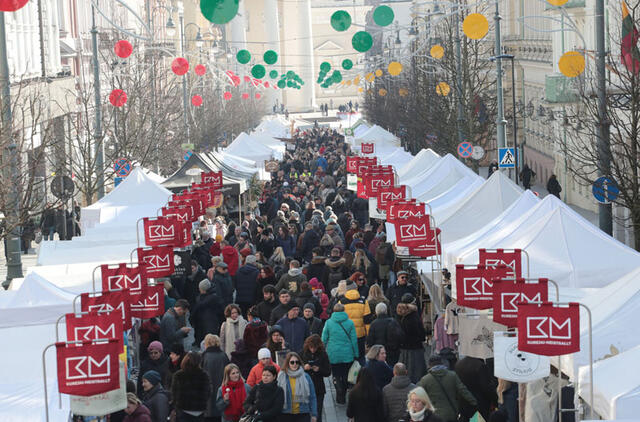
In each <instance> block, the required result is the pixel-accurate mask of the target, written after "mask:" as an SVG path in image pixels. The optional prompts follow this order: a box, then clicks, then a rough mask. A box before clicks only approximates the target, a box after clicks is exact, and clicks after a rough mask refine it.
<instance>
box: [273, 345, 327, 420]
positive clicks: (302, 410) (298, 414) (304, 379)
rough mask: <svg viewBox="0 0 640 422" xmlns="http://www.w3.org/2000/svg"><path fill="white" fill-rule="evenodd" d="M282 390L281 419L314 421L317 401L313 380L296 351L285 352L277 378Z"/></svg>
mask: <svg viewBox="0 0 640 422" xmlns="http://www.w3.org/2000/svg"><path fill="white" fill-rule="evenodd" d="M277 382H278V386H279V387H280V388H282V390H283V391H284V405H283V406H282V414H283V415H285V417H284V418H283V420H286V421H291V422H294V421H295V422H303V421H309V418H310V419H311V422H316V418H317V416H318V410H317V409H318V403H317V397H316V391H315V388H314V386H313V381H312V380H311V377H310V376H309V374H307V373H306V372H305V371H304V368H303V367H302V359H300V356H299V355H298V354H297V353H296V352H289V353H287V357H286V358H285V360H284V364H283V365H282V368H281V370H280V372H279V373H278V378H277Z"/></svg>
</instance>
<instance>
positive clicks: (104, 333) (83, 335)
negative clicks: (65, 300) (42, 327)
mask: <svg viewBox="0 0 640 422" xmlns="http://www.w3.org/2000/svg"><path fill="white" fill-rule="evenodd" d="M64 317H65V325H66V326H67V341H90V340H104V339H110V338H115V339H118V340H119V343H120V346H119V347H118V351H119V352H122V351H123V348H124V340H123V333H124V330H123V329H122V317H121V316H120V315H119V314H118V312H101V313H98V312H89V313H88V314H85V313H83V314H81V315H76V314H66V315H65V316H64Z"/></svg>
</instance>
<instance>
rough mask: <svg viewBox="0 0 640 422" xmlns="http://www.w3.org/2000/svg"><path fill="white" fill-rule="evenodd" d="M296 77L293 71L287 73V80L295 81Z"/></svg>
mask: <svg viewBox="0 0 640 422" xmlns="http://www.w3.org/2000/svg"><path fill="white" fill-rule="evenodd" d="M294 76H296V73H295V72H294V71H293V70H290V71H288V72H287V79H293V77H294Z"/></svg>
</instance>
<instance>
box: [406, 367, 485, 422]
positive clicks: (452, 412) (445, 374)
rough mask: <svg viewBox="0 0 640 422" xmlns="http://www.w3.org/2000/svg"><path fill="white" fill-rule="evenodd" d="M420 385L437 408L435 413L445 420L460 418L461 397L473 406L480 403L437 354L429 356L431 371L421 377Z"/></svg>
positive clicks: (447, 421) (452, 420)
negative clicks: (459, 400) (459, 401)
mask: <svg viewBox="0 0 640 422" xmlns="http://www.w3.org/2000/svg"><path fill="white" fill-rule="evenodd" d="M418 386H419V387H422V388H424V390H425V391H426V392H427V395H428V396H429V398H430V399H431V403H432V404H433V407H434V408H435V414H436V415H437V416H439V417H440V418H442V420H444V421H445V422H455V421H457V420H458V414H459V412H460V407H461V406H460V404H459V403H458V399H459V398H461V399H462V400H464V401H465V402H467V404H469V405H470V406H472V407H475V406H477V404H478V403H477V401H476V398H475V397H473V394H471V392H469V390H468V389H467V387H466V386H465V385H464V384H463V383H462V381H461V380H460V378H458V375H457V374H456V373H455V372H454V371H451V370H450V369H449V367H448V366H447V365H446V364H445V362H444V361H443V360H442V358H441V357H440V356H437V355H435V356H431V357H430V358H429V371H428V372H427V375H425V376H424V377H422V378H421V379H420V381H419V382H418Z"/></svg>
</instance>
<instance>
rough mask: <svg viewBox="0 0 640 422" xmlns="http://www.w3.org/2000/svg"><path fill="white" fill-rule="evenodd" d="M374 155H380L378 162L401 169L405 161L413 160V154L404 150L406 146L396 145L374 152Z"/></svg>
mask: <svg viewBox="0 0 640 422" xmlns="http://www.w3.org/2000/svg"><path fill="white" fill-rule="evenodd" d="M374 155H375V156H377V157H378V162H379V163H380V164H382V165H385V166H389V165H391V166H393V167H394V168H395V169H396V170H397V169H399V168H400V167H401V166H402V165H403V164H404V163H406V162H407V161H409V160H411V159H412V158H413V155H411V153H409V152H407V151H405V150H404V148H400V147H394V148H390V149H384V150H382V151H380V152H374Z"/></svg>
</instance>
